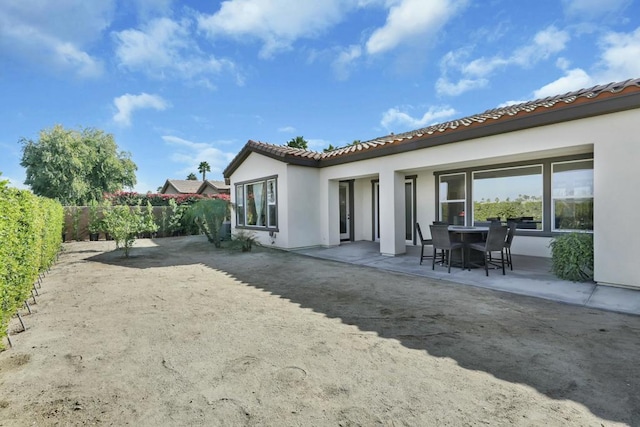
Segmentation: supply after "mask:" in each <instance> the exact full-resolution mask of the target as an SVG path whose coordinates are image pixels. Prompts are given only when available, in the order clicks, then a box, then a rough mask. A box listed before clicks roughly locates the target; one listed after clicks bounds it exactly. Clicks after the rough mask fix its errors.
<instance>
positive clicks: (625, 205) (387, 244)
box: [224, 79, 640, 288]
mask: <svg viewBox="0 0 640 427" xmlns="http://www.w3.org/2000/svg"><path fill="white" fill-rule="evenodd" d="M639 126H640V79H636V80H628V81H625V82H621V83H615V84H609V85H604V86H597V87H594V88H590V89H585V90H580V91H576V92H571V93H567V94H564V95H559V96H556V97H549V98H545V99H541V100H536V101H531V102H527V103H523V104H518V105H512V106H508V107H503V108H497V109H494V110H489V111H486V112H484V113H482V114H477V115H473V116H469V117H465V118H462V119H458V120H453V121H448V122H446V123H441V124H438V125H434V126H429V127H427V128H424V129H419V130H415V131H412V132H406V133H402V134H398V135H393V134H391V135H389V136H386V137H382V138H377V139H374V140H371V141H367V142H362V143H359V144H357V145H354V146H348V147H344V148H340V149H337V150H333V151H330V152H326V153H316V152H310V151H305V150H300V149H294V148H291V147H287V146H278V145H271V144H266V143H262V142H255V141H249V142H248V143H247V144H246V145H245V146H244V148H243V149H242V150H241V151H240V153H239V154H238V155H237V156H236V157H235V159H234V160H233V161H232V162H231V163H230V164H229V165H228V166H227V168H226V169H225V171H224V176H225V178H226V179H227V180H228V182H230V184H231V187H232V189H233V191H231V201H232V202H233V203H234V206H235V217H234V218H232V227H233V228H234V229H250V230H252V231H254V232H255V233H256V237H257V239H258V240H259V241H260V242H262V243H264V244H268V245H273V246H276V247H280V248H284V249H294V248H302V247H309V246H326V247H329V246H334V245H339V244H340V242H341V241H343V240H351V241H353V240H372V241H379V242H380V252H381V253H382V254H387V255H396V254H402V253H404V252H405V251H406V245H413V244H415V243H416V236H415V233H414V230H415V223H416V222H418V223H420V224H422V225H423V230H425V229H426V230H428V224H430V223H431V222H432V221H434V220H446V221H448V222H449V223H456V224H466V225H472V224H473V223H474V222H475V221H479V220H485V219H486V218H482V217H478V218H476V217H475V211H476V210H479V207H480V206H481V204H482V203H483V202H486V201H495V199H499V200H505V199H506V197H509V198H510V200H514V199H518V200H527V202H528V203H533V204H534V207H536V208H537V209H538V210H539V223H538V224H536V225H535V227H536V228H535V229H530V228H529V229H522V230H518V233H517V237H516V239H515V240H514V246H513V248H512V251H513V253H514V254H524V255H533V256H544V257H548V256H550V249H549V243H550V241H551V238H552V237H553V236H554V235H558V234H559V233H563V232H567V231H570V230H574V229H580V230H587V231H588V232H593V234H594V250H595V271H594V273H595V280H596V281H597V282H600V283H605V284H614V285H619V286H628V287H634V288H640V275H639V274H638V272H637V271H636V269H635V267H636V265H637V263H638V260H640V239H638V238H636V237H634V236H636V235H637V234H636V233H637V230H636V227H637V224H636V223H635V221H633V220H632V218H634V217H635V215H636V214H635V212H636V211H639V212H640V197H636V196H637V191H638V189H639V188H640V165H639V161H640V132H639V131H638V129H639ZM503 219H504V218H503Z"/></svg>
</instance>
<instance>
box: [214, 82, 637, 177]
mask: <svg viewBox="0 0 640 427" xmlns="http://www.w3.org/2000/svg"><path fill="white" fill-rule="evenodd" d="M623 91H631V92H640V78H638V79H630V80H626V81H623V82H616V83H609V84H606V85H598V86H594V87H591V88H587V89H580V90H577V91H573V92H568V93H566V94H563V95H557V96H550V97H546V98H542V99H537V100H533V101H528V102H523V103H519V104H514V105H508V106H504V107H498V108H494V109H490V110H487V111H485V112H483V113H480V114H474V115H471V116H467V117H462V118H458V119H455V120H451V121H447V122H443V123H437V124H434V125H431V126H427V127H425V128H421V129H416V130H412V131H409V132H404V133H400V134H393V133H392V134H389V135H385V136H381V137H378V138H374V139H372V140H369V141H363V142H360V143H358V144H355V145H350V146H346V147H340V148H336V149H335V150H331V151H328V152H323V153H320V152H316V151H309V150H302V149H299V148H292V147H289V146H286V145H274V144H268V143H265V142H257V141H249V142H248V143H247V144H246V145H245V147H244V148H243V149H242V151H241V152H240V153H239V154H238V156H236V158H235V159H234V160H232V162H231V163H230V164H229V166H228V167H227V169H225V172H224V174H225V176H226V177H228V176H229V174H230V173H231V172H232V171H233V170H234V169H235V167H237V165H239V164H240V163H241V162H242V161H243V160H244V158H246V156H248V155H249V152H251V151H257V152H259V153H262V154H266V155H268V156H271V157H274V158H278V159H283V160H284V159H290V160H293V159H298V160H299V161H305V164H310V163H312V164H316V165H320V164H321V162H322V161H323V160H329V159H331V160H332V161H333V159H338V158H341V157H345V161H347V160H346V158H347V157H350V156H352V155H358V157H359V156H360V155H361V154H364V153H365V152H368V151H374V150H378V149H380V148H381V147H387V146H391V145H401V144H404V143H405V142H408V141H411V140H413V139H425V140H427V139H430V138H431V137H436V136H440V135H445V134H452V135H453V134H455V133H457V132H460V131H462V130H465V129H470V128H475V127H485V126H487V125H489V124H492V123H500V122H505V121H509V120H512V119H515V118H517V117H523V116H528V115H536V114H537V113H538V112H550V111H555V110H557V109H562V108H566V107H568V106H571V105H572V104H581V103H583V102H593V101H592V100H594V99H596V98H603V99H604V98H607V97H610V96H616V95H617V94H620V92H623ZM634 108H637V107H634Z"/></svg>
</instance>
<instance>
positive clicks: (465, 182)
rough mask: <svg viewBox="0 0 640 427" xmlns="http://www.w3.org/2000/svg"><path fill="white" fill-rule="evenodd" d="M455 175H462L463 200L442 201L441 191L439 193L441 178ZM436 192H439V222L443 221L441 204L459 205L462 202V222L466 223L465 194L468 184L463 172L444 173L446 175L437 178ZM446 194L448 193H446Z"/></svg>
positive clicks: (467, 190)
mask: <svg viewBox="0 0 640 427" xmlns="http://www.w3.org/2000/svg"><path fill="white" fill-rule="evenodd" d="M455 175H462V176H463V177H464V192H463V193H464V194H463V198H462V199H451V200H449V199H443V195H442V191H440V190H441V189H442V178H443V177H447V176H455ZM438 192H439V197H438V199H439V200H438V218H440V220H443V217H442V204H443V203H447V204H449V203H460V202H462V203H463V204H464V205H463V206H464V210H463V212H464V214H465V217H464V221H463V224H464V222H465V221H466V218H467V194H468V192H469V183H468V182H467V174H466V173H465V172H453V173H446V174H442V175H440V176H439V177H438ZM446 193H449V192H448V191H447V192H446ZM445 196H448V194H446V195H445Z"/></svg>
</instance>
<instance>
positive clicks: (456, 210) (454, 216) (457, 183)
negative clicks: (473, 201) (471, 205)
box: [440, 173, 467, 225]
mask: <svg viewBox="0 0 640 427" xmlns="http://www.w3.org/2000/svg"><path fill="white" fill-rule="evenodd" d="M466 184H467V178H466V175H465V174H464V173H456V174H450V175H440V218H441V220H442V221H447V222H448V223H449V224H453V225H464V223H465V211H466V206H467V202H466V194H467V185H466Z"/></svg>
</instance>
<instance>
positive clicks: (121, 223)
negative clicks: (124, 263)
mask: <svg viewBox="0 0 640 427" xmlns="http://www.w3.org/2000/svg"><path fill="white" fill-rule="evenodd" d="M104 226H105V230H106V231H107V232H108V233H109V234H110V235H111V237H113V239H114V240H115V241H116V248H121V249H123V250H124V256H125V257H128V256H129V251H130V250H131V247H132V246H133V243H134V242H135V240H136V236H137V235H138V233H140V232H142V231H143V229H144V217H143V215H142V214H141V212H140V207H139V206H138V207H137V208H132V207H131V206H122V205H121V206H112V207H110V208H107V209H106V210H105V211H104Z"/></svg>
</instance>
